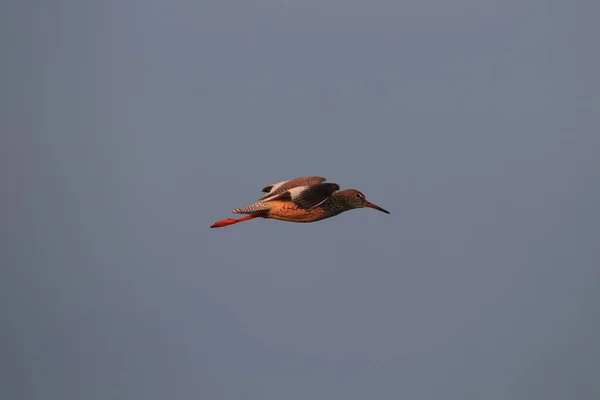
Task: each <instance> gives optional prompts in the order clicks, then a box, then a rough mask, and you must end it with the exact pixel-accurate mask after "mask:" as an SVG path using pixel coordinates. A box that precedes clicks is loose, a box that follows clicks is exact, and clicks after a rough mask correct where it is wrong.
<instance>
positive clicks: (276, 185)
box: [267, 180, 289, 193]
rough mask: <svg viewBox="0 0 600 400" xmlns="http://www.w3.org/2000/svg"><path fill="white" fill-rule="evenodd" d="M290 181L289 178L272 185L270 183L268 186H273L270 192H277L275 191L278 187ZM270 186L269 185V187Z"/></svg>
mask: <svg viewBox="0 0 600 400" xmlns="http://www.w3.org/2000/svg"><path fill="white" fill-rule="evenodd" d="M288 182H289V180H288V181H283V182H279V183H274V184H272V185H268V186H271V190H269V193H273V192H275V191H276V190H277V189H278V188H280V187H281V186H282V185H283V184H285V183H288ZM268 186H267V187H268Z"/></svg>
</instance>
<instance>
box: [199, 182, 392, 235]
mask: <svg viewBox="0 0 600 400" xmlns="http://www.w3.org/2000/svg"><path fill="white" fill-rule="evenodd" d="M324 181H325V178H322V177H319V176H306V177H302V178H296V179H292V180H289V181H284V182H280V183H276V184H273V185H269V186H267V187H265V188H264V189H263V192H265V193H267V194H266V195H264V196H263V197H262V198H261V199H260V200H259V201H257V202H256V203H254V204H251V205H249V206H246V207H242V208H236V209H234V210H233V213H236V214H248V216H246V217H242V218H238V219H235V218H228V219H226V220H222V221H218V222H215V223H214V224H213V225H211V228H220V227H223V226H227V225H232V224H235V223H238V222H242V221H247V220H250V219H253V218H258V217H262V218H271V219H278V220H281V221H289V222H315V221H320V220H322V219H326V218H330V217H333V216H335V215H338V214H340V213H342V212H344V211H348V210H352V209H354V208H363V207H370V208H374V209H376V210H379V211H382V212H384V213H387V214H389V212H388V211H386V210H384V209H383V208H381V207H379V206H376V205H374V204H373V203H370V202H368V201H367V200H366V199H365V196H364V195H363V194H362V193H361V192H359V191H358V190H355V189H348V190H342V191H339V192H338V190H339V189H340V187H339V185H337V184H335V183H324Z"/></svg>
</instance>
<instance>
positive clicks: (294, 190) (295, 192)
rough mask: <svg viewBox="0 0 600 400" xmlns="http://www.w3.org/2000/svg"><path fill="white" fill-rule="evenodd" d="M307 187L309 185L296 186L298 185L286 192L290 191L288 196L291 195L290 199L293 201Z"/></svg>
mask: <svg viewBox="0 0 600 400" xmlns="http://www.w3.org/2000/svg"><path fill="white" fill-rule="evenodd" d="M309 187H310V186H298V187H295V188H291V189H289V190H288V192H289V193H290V196H292V201H294V200H296V199H297V198H298V197H300V196H301V195H302V192H304V191H305V190H306V189H308V188H309Z"/></svg>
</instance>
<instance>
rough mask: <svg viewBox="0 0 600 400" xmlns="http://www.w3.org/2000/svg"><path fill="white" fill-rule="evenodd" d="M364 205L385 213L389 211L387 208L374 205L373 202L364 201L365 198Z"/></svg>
mask: <svg viewBox="0 0 600 400" xmlns="http://www.w3.org/2000/svg"><path fill="white" fill-rule="evenodd" d="M365 207H369V208H374V209H376V210H379V211H381V212H384V213H386V214H389V213H390V212H389V211H388V210H385V209H383V208H381V207H379V206H376V205H375V204H373V203H371V202H369V201H366V200H365Z"/></svg>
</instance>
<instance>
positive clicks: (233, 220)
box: [210, 215, 260, 228]
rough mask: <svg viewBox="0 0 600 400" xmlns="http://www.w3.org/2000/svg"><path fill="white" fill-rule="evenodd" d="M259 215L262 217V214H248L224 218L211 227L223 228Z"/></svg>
mask: <svg viewBox="0 0 600 400" xmlns="http://www.w3.org/2000/svg"><path fill="white" fill-rule="evenodd" d="M257 217H260V215H248V216H245V217H242V218H227V219H223V220H221V221H217V222H215V223H214V224H212V225H211V226H210V227H211V228H222V227H224V226H228V225H233V224H237V223H238V222H243V221H248V220H250V219H253V218H257Z"/></svg>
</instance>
